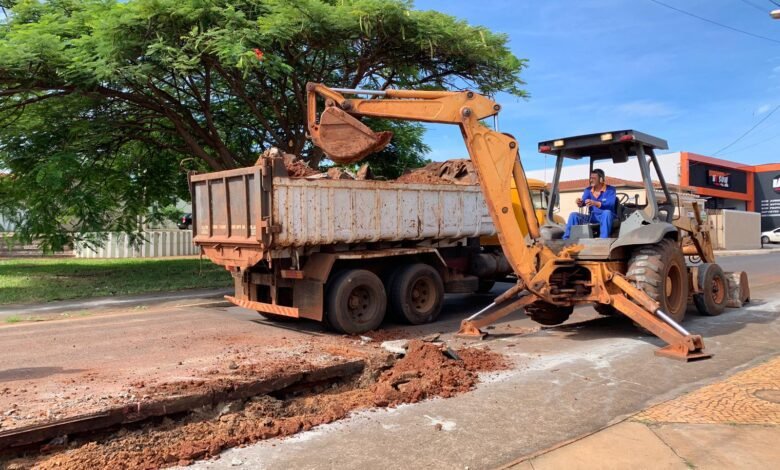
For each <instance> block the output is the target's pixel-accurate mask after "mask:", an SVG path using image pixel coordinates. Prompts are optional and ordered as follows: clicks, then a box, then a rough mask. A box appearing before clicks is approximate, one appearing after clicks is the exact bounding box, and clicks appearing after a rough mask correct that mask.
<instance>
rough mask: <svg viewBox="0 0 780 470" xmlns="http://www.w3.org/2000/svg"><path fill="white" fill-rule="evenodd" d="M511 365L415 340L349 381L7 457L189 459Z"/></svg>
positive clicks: (485, 354)
mask: <svg viewBox="0 0 780 470" xmlns="http://www.w3.org/2000/svg"><path fill="white" fill-rule="evenodd" d="M453 357H454V358H453ZM506 367H507V363H506V361H505V359H504V357H503V356H501V355H500V354H497V353H494V352H492V351H489V350H486V349H461V350H459V351H457V352H455V354H453V353H452V352H451V351H450V352H449V353H448V351H447V350H446V347H445V346H442V345H435V344H431V343H425V342H422V341H419V340H414V341H411V342H410V343H409V347H408V352H407V354H406V355H405V356H404V357H403V358H401V359H399V360H396V361H395V362H394V363H393V364H392V366H389V363H388V358H387V357H385V358H384V360H377V361H376V362H375V363H374V364H373V365H371V363H369V367H367V369H366V370H365V371H364V373H363V375H362V376H361V377H359V378H355V379H354V380H352V381H350V382H348V383H343V384H339V385H332V386H329V385H320V386H318V387H316V388H314V389H312V390H311V391H310V392H308V393H307V394H305V395H301V396H293V397H289V398H285V399H276V398H273V397H270V396H265V395H264V396H259V397H255V398H253V399H250V400H249V401H247V402H246V403H231V404H225V406H221V407H217V409H213V410H212V409H209V410H199V411H196V412H193V413H190V414H189V415H188V416H187V417H186V418H184V419H182V420H180V421H178V422H177V421H173V420H170V419H165V420H163V421H162V423H159V424H147V425H145V426H144V427H143V428H141V429H135V430H132V431H131V430H128V429H126V428H125V429H122V430H120V431H119V432H117V433H114V434H112V435H111V436H109V437H107V438H104V439H101V440H99V441H87V442H78V441H74V442H71V443H70V445H69V449H68V450H63V451H60V452H59V453H56V454H53V455H41V456H38V457H37V458H35V459H25V460H21V459H17V460H15V461H11V462H5V463H6V465H7V468H30V467H35V468H41V469H48V468H57V469H76V468H79V469H80V468H161V467H168V466H173V465H177V464H178V465H187V464H189V463H191V462H192V461H194V460H197V459H203V458H209V457H213V456H216V455H218V454H219V453H220V452H221V451H222V450H224V449H226V448H230V447H236V446H240V445H244V444H249V443H252V442H256V441H259V440H263V439H268V438H272V437H279V436H289V435H292V434H295V433H297V432H301V431H306V430H309V429H311V428H313V427H314V426H318V425H321V424H325V423H330V422H333V421H336V420H339V419H342V418H344V417H346V416H347V415H349V413H350V412H352V411H357V410H363V409H368V408H373V407H376V406H396V405H398V404H401V403H414V402H418V401H420V400H424V399H426V398H431V397H451V396H453V395H457V394H460V393H464V392H467V391H468V390H470V389H471V388H473V387H474V385H475V384H476V383H477V381H478V375H477V373H478V372H481V371H494V370H500V369H505V368H506ZM0 463H1V462H0Z"/></svg>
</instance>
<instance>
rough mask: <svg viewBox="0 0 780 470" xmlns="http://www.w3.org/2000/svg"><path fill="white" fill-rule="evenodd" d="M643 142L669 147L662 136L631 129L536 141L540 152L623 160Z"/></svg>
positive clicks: (632, 153) (649, 145)
mask: <svg viewBox="0 0 780 470" xmlns="http://www.w3.org/2000/svg"><path fill="white" fill-rule="evenodd" d="M637 143H639V144H642V145H643V146H644V147H650V148H651V149H661V150H665V149H668V148H669V146H668V144H667V143H666V141H665V140H663V139H659V138H658V137H653V136H652V135H649V134H645V133H643V132H639V131H635V130H632V129H627V130H622V131H610V132H599V133H597V134H585V135H578V136H574V137H565V138H562V139H553V140H545V141H542V142H539V153H546V154H549V155H558V154H559V153H560V154H561V155H563V156H564V157H566V158H573V159H577V160H579V159H581V158H586V157H590V158H592V159H593V160H603V159H607V158H609V159H611V160H612V161H614V162H615V163H622V162H625V161H627V160H628V157H633V156H635V155H636V145H635V144H637Z"/></svg>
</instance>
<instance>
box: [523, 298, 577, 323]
mask: <svg viewBox="0 0 780 470" xmlns="http://www.w3.org/2000/svg"><path fill="white" fill-rule="evenodd" d="M573 311H574V307H561V306H558V305H553V304H548V303H547V302H534V303H532V304H530V305H528V306H527V307H525V314H526V315H528V316H529V317H531V320H533V321H535V322H536V323H541V324H542V325H547V326H552V325H560V324H561V323H563V322H565V321H566V320H568V319H569V316H571V314H572V312H573Z"/></svg>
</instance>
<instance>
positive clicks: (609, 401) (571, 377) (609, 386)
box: [195, 254, 780, 469]
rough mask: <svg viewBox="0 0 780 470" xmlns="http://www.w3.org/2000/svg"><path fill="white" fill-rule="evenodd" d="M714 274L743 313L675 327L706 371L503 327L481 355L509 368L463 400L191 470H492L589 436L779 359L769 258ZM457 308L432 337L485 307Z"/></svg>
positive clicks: (392, 413)
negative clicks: (699, 338)
mask: <svg viewBox="0 0 780 470" xmlns="http://www.w3.org/2000/svg"><path fill="white" fill-rule="evenodd" d="M720 262H721V264H722V265H723V266H724V268H726V269H727V270H737V269H740V270H746V271H748V273H749V275H750V279H751V287H752V296H753V301H752V303H751V304H750V305H749V306H746V307H745V308H742V309H729V310H727V312H726V313H724V314H723V315H721V316H719V317H699V316H690V317H689V319H688V320H687V321H686V322H685V325H686V326H687V328H689V329H690V330H691V331H692V332H694V333H699V334H702V335H703V336H704V338H705V344H706V346H707V348H708V350H709V351H710V352H712V353H714V357H712V358H711V359H708V360H705V361H698V362H691V363H682V362H677V361H673V360H670V359H664V358H660V357H656V356H654V355H653V351H654V350H655V349H656V348H657V347H659V346H661V345H662V343H661V342H660V341H659V340H657V339H656V338H653V337H650V336H646V335H642V334H640V333H638V332H637V331H636V329H634V327H633V326H632V325H631V324H630V322H627V321H624V320H620V319H611V318H599V319H596V320H593V321H589V322H585V323H580V324H574V325H572V326H562V327H558V328H553V329H545V330H542V331H540V332H538V333H536V334H532V335H528V336H522V337H517V336H513V335H511V334H510V335H507V334H502V333H503V332H509V331H511V330H512V329H513V328H518V327H526V326H532V325H533V323H532V322H530V320H528V319H518V318H509V319H507V321H505V322H503V323H502V324H500V325H498V326H497V327H496V329H495V330H492V333H494V337H493V338H492V339H490V340H488V341H486V342H483V344H481V346H484V345H487V346H489V347H491V348H492V349H495V350H499V351H501V352H503V353H505V354H507V355H508V356H510V357H511V358H513V359H514V361H515V363H516V365H515V367H514V368H513V369H512V370H510V371H507V372H504V373H499V374H495V375H492V376H486V377H484V379H485V380H484V382H483V383H482V384H481V385H480V386H479V387H478V388H477V389H476V390H475V391H473V392H471V393H468V394H465V395H461V396H458V397H455V398H451V399H447V400H443V399H439V400H430V401H427V402H424V403H420V404H416V405H408V406H402V407H399V408H396V409H388V410H378V411H372V412H364V413H359V414H356V415H354V416H352V417H351V418H349V419H347V420H344V421H341V422H337V423H334V424H331V425H327V426H322V427H319V428H316V429H314V430H311V431H309V432H306V433H302V434H299V435H297V436H294V437H292V438H288V439H280V440H270V441H264V442H261V443H259V444H256V445H253V446H250V447H246V448H240V449H233V450H229V451H227V452H225V453H223V454H222V457H221V458H220V459H219V460H217V461H211V462H199V463H196V464H195V468H199V469H206V468H208V469H213V468H228V467H235V466H238V465H242V466H246V467H249V468H262V469H276V468H279V469H281V468H302V469H305V468H312V469H320V468H339V469H349V468H355V469H358V468H447V469H450V468H470V469H475V468H495V467H498V466H501V465H504V464H507V463H510V462H512V461H514V460H515V459H518V458H521V457H523V456H527V455H529V454H532V453H535V452H538V451H540V450H543V449H545V448H548V447H550V446H553V445H555V444H558V443H560V442H563V441H566V440H569V439H573V438H577V437H579V436H583V435H586V434H589V433H592V432H594V431H597V430H599V429H601V428H603V427H604V426H607V425H609V424H610V423H613V422H616V421H618V420H620V419H622V418H623V417H625V416H627V415H631V414H634V413H636V412H637V411H639V410H642V409H644V408H646V407H647V406H649V405H652V404H656V403H660V402H662V401H665V400H668V399H671V398H673V397H676V396H679V395H682V394H684V393H686V392H687V391H690V390H692V389H695V388H697V387H699V386H701V385H703V384H705V383H708V382H711V381H714V380H717V379H718V378H721V377H723V376H724V375H728V374H730V373H733V372H734V371H736V370H739V369H741V368H744V367H747V366H749V365H751V364H755V363H757V362H760V361H762V360H766V359H767V358H769V357H772V356H775V355H777V354H778V353H780V346H779V345H780V320H779V319H778V317H780V289H778V288H777V285H778V283H779V282H780V275H779V274H778V273H779V272H780V271H779V270H778V268H777V266H778V265H780V254H771V255H760V256H739V257H724V258H722V259H721V260H720ZM464 300H466V299H464V298H460V297H453V298H451V299H449V300H448V304H447V310H446V314H445V318H444V322H441V323H439V324H437V325H436V326H435V327H434V329H435V330H441V331H455V329H456V328H453V327H454V325H457V322H458V321H459V320H460V319H461V318H462V317H463V316H464V315H465V314H466V313H469V312H472V311H474V308H476V307H479V305H481V304H483V303H484V300H483V301H482V302H479V301H477V300H476V299H474V298H473V297H472V298H471V299H470V300H469V301H468V302H467V304H466V305H464V303H463V301H464ZM577 315H578V316H579V317H580V318H587V317H589V316H590V313H589V312H588V311H582V312H579V313H578V314H577ZM448 339H450V341H452V342H453V343H457V341H458V340H454V339H452V338H449V336H448ZM437 424H441V429H440V430H439V427H438V426H436V425H437Z"/></svg>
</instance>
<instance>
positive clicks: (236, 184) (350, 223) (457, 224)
mask: <svg viewBox="0 0 780 470" xmlns="http://www.w3.org/2000/svg"><path fill="white" fill-rule="evenodd" d="M265 170H266V171H263V167H260V166H256V167H247V168H240V169H236V170H228V171H222V172H215V173H208V174H200V175H193V176H191V177H190V181H191V191H192V203H193V217H194V220H193V231H194V242H195V243H196V244H198V245H216V244H218V245H220V246H222V247H231V246H234V247H247V248H248V247H254V248H255V249H260V250H262V251H268V250H274V249H282V248H288V247H306V246H315V245H332V244H342V243H343V244H356V243H372V242H398V241H405V240H431V241H436V240H455V239H461V238H466V237H479V236H485V235H494V234H495V227H494V225H493V222H492V220H491V218H490V215H489V214H488V211H487V207H486V205H485V201H484V198H483V196H482V192H481V191H480V188H479V186H472V185H447V184H407V183H397V182H388V181H355V180H331V179H302V178H286V177H271V176H270V175H269V173H270V169H269V168H265Z"/></svg>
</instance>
